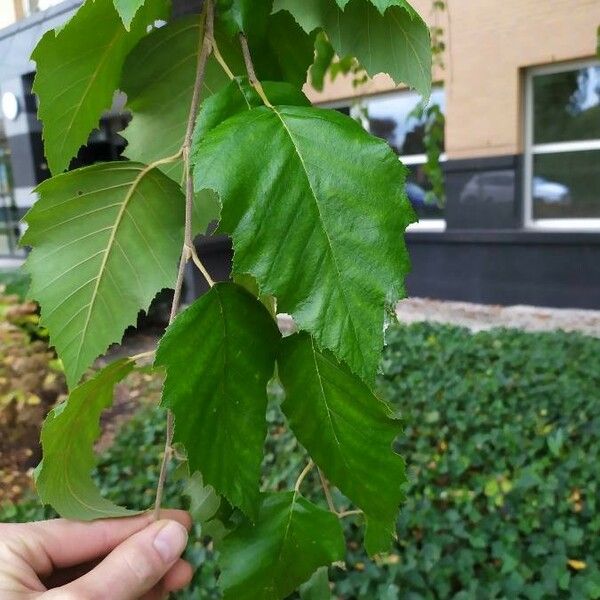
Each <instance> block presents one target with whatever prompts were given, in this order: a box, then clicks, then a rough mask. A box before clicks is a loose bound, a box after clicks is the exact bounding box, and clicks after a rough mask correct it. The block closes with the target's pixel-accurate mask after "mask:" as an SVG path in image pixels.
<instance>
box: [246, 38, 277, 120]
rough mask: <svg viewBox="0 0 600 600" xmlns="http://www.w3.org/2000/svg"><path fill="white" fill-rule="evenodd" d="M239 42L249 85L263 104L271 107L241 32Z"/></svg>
mask: <svg viewBox="0 0 600 600" xmlns="http://www.w3.org/2000/svg"><path fill="white" fill-rule="evenodd" d="M240 44H241V46H242V54H243V56H244V63H245V65H246V71H247V73H248V80H249V81H250V85H251V86H252V87H253V88H254V89H255V90H256V93H257V94H258V95H259V96H260V98H261V100H262V101H263V102H264V104H265V106H268V107H269V108H273V105H272V104H271V103H270V102H269V99H268V98H267V95H266V94H265V90H264V89H263V86H262V84H261V83H260V81H259V80H258V77H257V76H256V70H255V69H254V63H253V62H252V55H251V54H250V47H249V46H248V39H247V38H246V36H245V35H244V34H243V33H240Z"/></svg>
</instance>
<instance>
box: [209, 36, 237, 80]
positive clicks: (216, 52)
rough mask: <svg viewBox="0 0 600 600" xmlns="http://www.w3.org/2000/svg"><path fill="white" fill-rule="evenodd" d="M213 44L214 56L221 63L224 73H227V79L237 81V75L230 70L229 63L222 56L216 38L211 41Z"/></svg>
mask: <svg viewBox="0 0 600 600" xmlns="http://www.w3.org/2000/svg"><path fill="white" fill-rule="evenodd" d="M211 43H212V49H213V54H214V56H215V58H216V59H217V62H218V63H219V65H221V68H222V69H223V71H224V72H225V74H226V75H227V77H229V79H235V75H234V74H233V71H232V70H231V69H230V67H229V65H228V64H227V61H226V60H225V59H224V58H223V55H222V54H221V51H220V50H219V46H218V45H217V40H216V39H215V38H214V37H213V39H212V40H211Z"/></svg>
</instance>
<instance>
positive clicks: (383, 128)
mask: <svg viewBox="0 0 600 600" xmlns="http://www.w3.org/2000/svg"><path fill="white" fill-rule="evenodd" d="M420 99H421V96H419V94H417V93H416V92H410V91H406V92H398V93H395V94H387V95H385V96H379V97H373V98H365V99H364V100H363V102H362V109H363V111H364V115H365V117H366V121H367V126H368V129H369V131H370V132H371V133H372V134H373V135H376V136H377V137H380V138H383V139H384V140H387V142H388V143H389V144H390V146H391V147H392V148H393V149H394V151H395V152H396V153H397V154H399V155H401V156H402V155H409V154H424V153H425V146H424V145H423V123H424V121H423V120H421V119H417V118H416V117H414V116H411V114H410V113H411V112H412V111H413V110H414V109H415V107H416V106H417V104H418V103H419V101H420ZM429 103H430V104H437V105H438V106H440V107H441V109H442V112H444V111H445V94H444V90H443V89H441V88H436V89H434V90H433V91H432V93H431V99H430V101H429Z"/></svg>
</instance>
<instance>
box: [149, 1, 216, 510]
mask: <svg viewBox="0 0 600 600" xmlns="http://www.w3.org/2000/svg"><path fill="white" fill-rule="evenodd" d="M202 17H203V24H202V26H201V28H200V30H201V35H202V48H201V50H200V53H199V55H198V62H197V65H196V77H195V80H194V89H193V92H192V101H191V104H190V112H189V115H188V121H187V127H186V131H185V137H184V139H183V145H182V147H181V153H182V156H183V170H184V177H185V184H186V185H185V232H184V241H183V248H182V250H181V258H180V260H179V270H178V272H177V281H176V283H175V292H174V294H173V303H172V305H171V315H170V317H169V324H170V323H172V322H173V319H175V316H176V314H177V309H178V307H179V303H180V300H181V290H182V288H183V278H184V274H185V266H186V264H187V262H188V260H189V259H190V258H191V256H192V252H191V251H190V248H192V247H193V236H192V215H193V207H194V183H193V180H192V174H191V167H190V147H191V143H192V134H193V131H194V123H195V122H196V115H197V113H198V107H199V106H200V97H201V94H202V86H203V85H204V77H205V75H206V63H207V61H208V57H209V56H210V53H211V50H212V44H211V39H212V38H213V31H214V8H213V0H206V2H205V6H204V11H203V14H202ZM173 431H174V418H173V413H172V412H171V411H170V410H169V411H167V435H166V439H165V451H164V454H163V458H162V463H161V466H160V475H159V478H158V484H157V486H156V500H155V502H154V518H155V519H158V518H159V516H160V507H161V505H162V499H163V494H164V488H165V482H166V479H167V470H168V466H169V461H170V459H171V454H172V444H173Z"/></svg>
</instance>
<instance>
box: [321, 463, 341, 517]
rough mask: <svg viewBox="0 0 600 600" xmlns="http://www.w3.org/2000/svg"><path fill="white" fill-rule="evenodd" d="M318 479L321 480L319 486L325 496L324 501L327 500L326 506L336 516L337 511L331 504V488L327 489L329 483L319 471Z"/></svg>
mask: <svg viewBox="0 0 600 600" xmlns="http://www.w3.org/2000/svg"><path fill="white" fill-rule="evenodd" d="M319 479H320V480H321V485H322V486H323V493H324V494H325V499H326V500H327V506H328V507H329V510H330V511H331V512H332V513H335V514H336V515H337V509H336V507H335V504H334V502H333V496H332V495H331V488H330V487H329V481H327V479H326V478H325V475H323V471H321V469H319Z"/></svg>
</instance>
